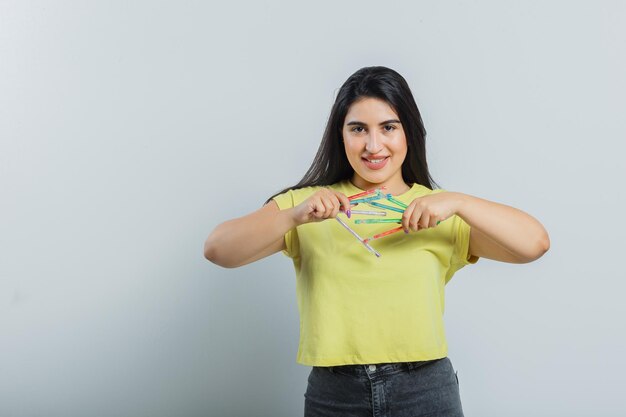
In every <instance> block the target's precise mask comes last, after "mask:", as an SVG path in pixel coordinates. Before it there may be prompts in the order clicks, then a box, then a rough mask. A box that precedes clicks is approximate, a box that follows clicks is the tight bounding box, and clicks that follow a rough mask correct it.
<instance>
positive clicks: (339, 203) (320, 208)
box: [293, 188, 351, 225]
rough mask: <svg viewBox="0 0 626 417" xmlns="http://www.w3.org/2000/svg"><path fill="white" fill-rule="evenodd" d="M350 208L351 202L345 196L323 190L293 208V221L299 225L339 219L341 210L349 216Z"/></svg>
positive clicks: (326, 189)
mask: <svg viewBox="0 0 626 417" xmlns="http://www.w3.org/2000/svg"><path fill="white" fill-rule="evenodd" d="M350 207H351V206H350V200H349V199H348V197H347V196H346V195H345V194H343V193H340V192H339V191H335V190H332V189H330V188H322V189H321V190H319V191H316V192H315V194H313V195H311V196H310V197H309V198H307V199H306V200H304V201H303V202H302V203H300V204H298V205H297V206H295V207H294V208H293V219H294V221H295V222H296V224H298V225H301V224H305V223H311V222H321V221H323V220H326V219H330V218H333V217H337V213H339V209H341V210H343V211H346V212H347V213H346V214H348V213H349V210H350Z"/></svg>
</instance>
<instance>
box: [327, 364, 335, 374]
mask: <svg viewBox="0 0 626 417" xmlns="http://www.w3.org/2000/svg"><path fill="white" fill-rule="evenodd" d="M328 370H329V371H330V372H332V373H333V374H334V373H335V370H334V369H333V367H332V366H329V367H328Z"/></svg>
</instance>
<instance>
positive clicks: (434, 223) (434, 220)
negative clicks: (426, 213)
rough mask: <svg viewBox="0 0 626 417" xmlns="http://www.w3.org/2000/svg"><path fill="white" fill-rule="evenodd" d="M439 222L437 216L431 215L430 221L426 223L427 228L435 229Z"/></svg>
mask: <svg viewBox="0 0 626 417" xmlns="http://www.w3.org/2000/svg"><path fill="white" fill-rule="evenodd" d="M439 221H440V219H439V216H437V215H436V214H433V215H432V216H430V221H429V222H428V227H435V226H437V224H438V222H439Z"/></svg>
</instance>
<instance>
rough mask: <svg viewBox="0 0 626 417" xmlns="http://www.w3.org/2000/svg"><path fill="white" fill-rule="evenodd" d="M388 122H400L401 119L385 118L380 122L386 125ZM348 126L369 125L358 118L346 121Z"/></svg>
mask: <svg viewBox="0 0 626 417" xmlns="http://www.w3.org/2000/svg"><path fill="white" fill-rule="evenodd" d="M387 123H400V120H396V119H391V120H385V121H384V122H380V123H379V125H380V126H382V125H386V124H387ZM346 125H347V126H351V125H359V126H367V124H365V123H363V122H359V121H358V120H353V121H351V122H348V123H346Z"/></svg>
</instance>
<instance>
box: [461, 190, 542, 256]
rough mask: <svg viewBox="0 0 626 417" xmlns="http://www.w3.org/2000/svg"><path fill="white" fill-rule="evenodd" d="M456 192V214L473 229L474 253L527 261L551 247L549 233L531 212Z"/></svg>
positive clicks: (472, 249) (471, 243) (471, 236)
mask: <svg viewBox="0 0 626 417" xmlns="http://www.w3.org/2000/svg"><path fill="white" fill-rule="evenodd" d="M454 194H455V196H456V197H457V201H458V205H457V209H456V214H457V215H458V216H459V217H461V218H462V219H463V220H465V222H466V223H468V224H469V225H470V226H471V228H472V231H471V232H470V253H471V254H472V255H476V256H479V257H484V258H489V259H496V260H501V261H504V262H512V263H527V262H532V261H534V260H536V259H538V258H540V257H541V256H542V255H543V254H544V253H546V252H547V251H548V249H550V237H549V236H548V232H547V231H546V229H545V228H544V227H543V226H542V224H541V223H540V222H539V221H538V220H537V219H535V218H534V217H532V216H530V215H529V214H527V213H525V212H523V211H521V210H519V209H516V208H514V207H510V206H507V205H504V204H499V203H494V202H492V201H488V200H485V199H482V198H478V197H474V196H471V195H469V194H463V193H454ZM507 252H508V253H507ZM511 255H512V257H513V258H511Z"/></svg>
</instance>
